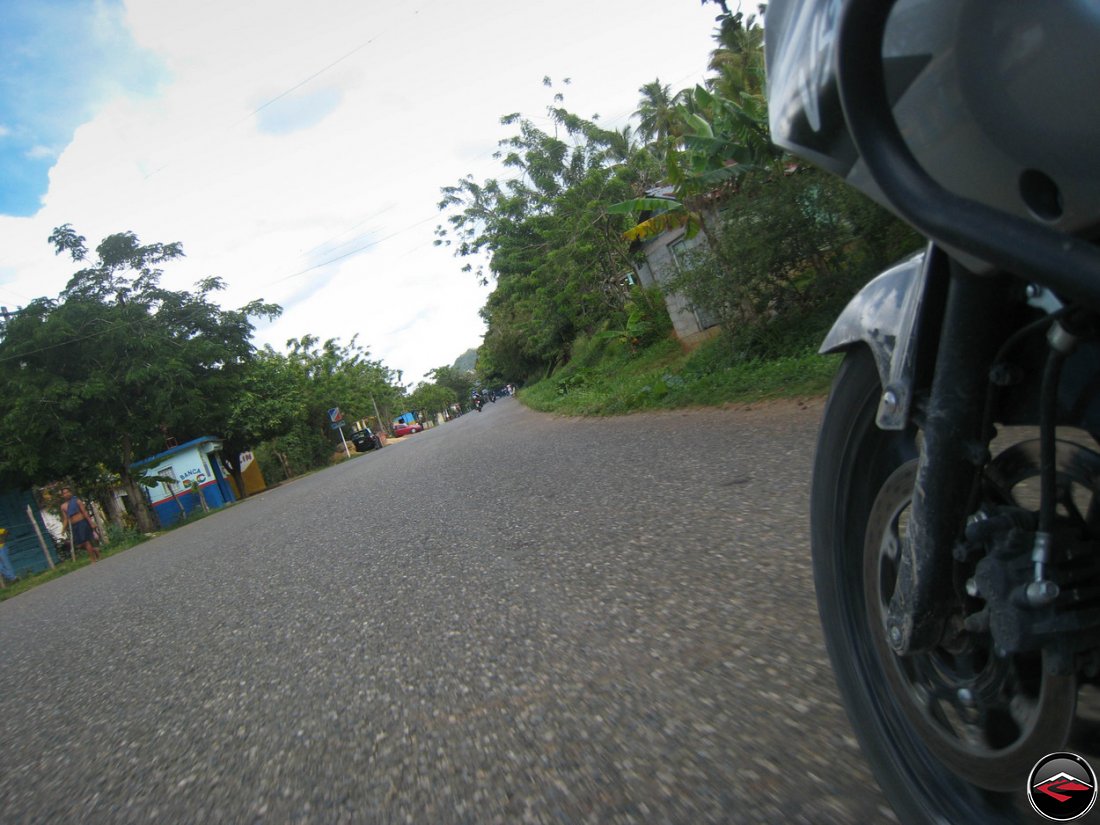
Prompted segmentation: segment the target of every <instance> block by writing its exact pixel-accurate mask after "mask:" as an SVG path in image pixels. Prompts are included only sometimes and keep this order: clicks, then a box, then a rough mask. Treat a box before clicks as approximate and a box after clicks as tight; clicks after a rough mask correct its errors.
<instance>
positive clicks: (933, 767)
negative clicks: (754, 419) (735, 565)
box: [811, 347, 1073, 823]
mask: <svg viewBox="0 0 1100 825" xmlns="http://www.w3.org/2000/svg"><path fill="white" fill-rule="evenodd" d="M881 393H882V387H881V384H880V381H879V376H878V371H877V369H876V367H875V362H874V359H873V358H872V356H871V354H870V352H869V351H868V350H867V349H866V348H864V347H858V348H856V349H854V350H852V351H850V352H849V353H848V354H847V355H846V357H845V360H844V362H843V363H842V364H841V367H840V370H839V372H838V374H837V377H836V379H835V382H834V384H833V389H832V393H831V394H830V397H829V401H828V403H827V405H826V408H825V413H824V416H823V419H822V424H821V431H820V436H819V440H818V446H817V454H816V457H815V463H814V477H813V487H812V495H811V540H812V549H813V566H814V583H815V587H816V589H817V599H818V609H819V611H820V615H821V621H822V627H823V632H824V636H825V642H826V646H827V648H828V652H829V656H830V659H831V661H832V664H833V670H834V673H835V676H836V680H837V687H838V689H839V692H840V696H841V700H842V701H843V703H844V705H845V709H846V710H847V712H848V716H849V719H850V720H851V723H852V727H853V729H854V730H855V733H856V735H857V737H858V739H859V741H860V745H861V747H862V749H863V753H864V755H865V756H866V758H867V761H868V763H869V765H870V767H871V770H872V772H873V773H874V775H875V778H876V779H877V780H878V782H879V785H880V786H881V788H882V790H883V792H884V793H885V795H886V797H887V799H888V800H889V801H890V803H891V805H892V806H893V808H894V810H895V812H896V813H897V814H898V816H899V818H900V819H901V820H902V821H903V822H905V823H978V822H981V823H1000V822H1016V821H1019V820H1020V817H1021V814H1022V813H1023V809H1022V808H1021V802H1022V805H1023V808H1024V809H1026V808H1027V802H1026V801H1022V797H1023V794H1022V792H1023V790H1024V787H1025V784H1026V779H1027V767H1028V766H1030V764H1033V762H1034V760H1035V759H1036V758H1038V757H1041V756H1043V755H1044V754H1043V753H1042V752H1039V753H1038V756H1035V755H1034V754H1035V752H1036V750H1037V749H1041V748H1043V747H1045V746H1046V745H1047V744H1049V743H1052V742H1055V741H1058V740H1059V739H1061V738H1062V737H1064V735H1065V732H1066V730H1067V728H1068V725H1069V724H1070V721H1071V719H1072V714H1073V702H1072V684H1069V683H1065V682H1063V681H1059V680H1057V679H1055V678H1053V677H1049V676H1047V675H1046V674H1044V672H1043V668H1042V662H1041V660H1037V659H1036V658H1035V657H1032V658H1031V659H1026V660H1025V659H1020V658H1018V657H1007V658H998V657H997V656H995V655H994V652H993V647H992V645H991V644H990V643H988V640H983V639H981V638H964V640H963V641H961V642H960V641H959V638H956V639H955V640H954V642H955V643H954V644H950V645H946V646H945V648H944V649H940V650H936V651H932V652H929V653H923V654H916V655H914V656H910V657H897V656H895V655H894V654H893V652H892V651H891V650H890V648H889V645H888V644H887V643H886V640H885V611H886V609H887V606H888V605H889V597H890V594H891V593H892V592H893V586H894V578H896V571H897V566H896V559H897V553H898V548H899V547H900V545H901V542H902V541H904V533H905V523H906V521H905V520H906V518H907V511H908V505H909V502H910V501H911V498H912V489H913V480H914V478H915V470H916V459H917V456H918V448H917V438H916V432H915V430H909V431H884V430H880V429H879V428H878V427H877V426H876V424H875V416H876V412H877V408H878V403H879V398H880V396H881ZM959 636H960V637H965V636H966V634H959ZM1067 700H1068V701H1067ZM1059 706H1061V708H1060V707H1059ZM1047 752H1048V753H1049V752H1050V751H1047Z"/></svg>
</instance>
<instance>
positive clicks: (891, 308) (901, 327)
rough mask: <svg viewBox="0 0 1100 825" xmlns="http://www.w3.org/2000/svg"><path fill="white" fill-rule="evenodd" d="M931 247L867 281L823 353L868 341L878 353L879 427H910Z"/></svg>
mask: <svg viewBox="0 0 1100 825" xmlns="http://www.w3.org/2000/svg"><path fill="white" fill-rule="evenodd" d="M932 260H933V255H932V253H931V251H930V250H925V251H921V252H918V253H917V254H915V255H913V256H911V257H909V258H907V259H905V260H904V261H902V262H900V263H898V264H895V265H894V266H893V267H891V268H890V269H887V270H886V271H885V272H883V273H882V274H880V275H879V276H878V277H877V278H875V279H874V280H873V281H871V282H870V283H868V284H867V285H866V286H865V287H864V288H863V289H862V290H860V291H859V293H858V294H857V295H856V296H855V297H854V298H853V299H852V300H851V301H850V302H849V303H848V306H846V307H845V308H844V311H843V312H842V313H841V314H840V317H838V318H837V320H836V322H835V323H834V324H833V328H832V329H831V330H830V331H829V334H828V335H827V336H826V338H825V341H824V342H823V343H822V344H821V348H820V350H819V352H821V353H829V352H840V351H842V350H846V349H848V348H849V347H851V346H852V345H853V344H856V343H860V342H862V343H864V344H866V345H867V347H868V349H870V350H871V355H873V356H874V359H875V366H876V367H878V372H879V376H880V378H881V379H882V386H883V387H884V390H883V393H882V399H881V400H880V401H879V408H878V418H877V421H878V426H879V427H880V428H881V429H883V430H904V429H905V428H906V427H907V426H909V410H910V406H911V404H912V400H913V381H914V377H915V375H916V356H917V349H916V338H917V336H916V332H917V330H916V324H917V319H919V318H921V317H923V314H922V313H921V308H922V306H923V304H924V301H925V296H926V292H927V290H926V286H927V283H928V269H929V266H930V264H931V261H932Z"/></svg>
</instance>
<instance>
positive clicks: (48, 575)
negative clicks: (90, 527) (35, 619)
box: [0, 509, 215, 602]
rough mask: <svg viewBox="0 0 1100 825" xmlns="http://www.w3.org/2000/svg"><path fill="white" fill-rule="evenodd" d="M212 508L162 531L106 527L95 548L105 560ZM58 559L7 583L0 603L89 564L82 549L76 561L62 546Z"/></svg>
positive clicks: (201, 516)
mask: <svg viewBox="0 0 1100 825" xmlns="http://www.w3.org/2000/svg"><path fill="white" fill-rule="evenodd" d="M213 512H215V511H214V510H211V511H209V512H203V511H202V510H201V509H200V510H195V511H192V512H191V513H189V514H188V516H187V518H185V519H180V520H179V521H177V522H176V523H175V524H173V525H172V526H171V527H167V528H165V529H164V530H162V531H160V532H157V533H149V534H145V533H140V532H138V531H137V530H132V529H126V530H119V529H117V528H116V527H115V526H114V525H111V526H110V527H109V528H108V538H109V540H110V543H109V544H101V545H100V547H99V556H100V558H101V559H105V558H107V557H108V556H114V555H117V554H118V553H123V552H125V551H126V550H129V549H130V548H132V547H136V546H137V545H139V544H144V543H145V542H147V541H149V540H150V539H153V538H156V537H157V536H159V535H161V533H164V532H168V531H169V530H175V529H176V528H178V527H183V526H184V525H187V524H193V523H194V522H196V521H199V520H201V519H203V518H206V517H207V516H209V515H211V514H212V513H213ZM61 558H62V560H61V562H60V563H59V564H58V565H57V566H56V567H54V568H53V569H51V570H44V571H43V572H41V573H36V574H33V575H29V576H23V577H21V578H20V579H19V581H17V582H15V583H13V584H9V585H8V586H7V587H6V588H4V589H2V590H0V602H2V601H4V600H5V599H10V598H12V597H13V596H18V595H19V594H20V593H25V592H27V591H28V590H31V589H33V588H35V587H38V585H40V584H45V583H46V582H48V581H52V580H53V579H56V578H59V577H60V576H65V575H67V574H69V573H72V572H73V571H74V570H79V569H80V568H82V567H87V566H88V565H89V564H91V563H92V562H91V560H90V559H89V558H88V557H87V555H85V554H84V552H83V551H82V550H78V551H77V555H76V560H75V561H73V560H72V559H71V557H70V556H69V549H68V547H67V546H66V547H65V549H64V551H63V552H62V554H61Z"/></svg>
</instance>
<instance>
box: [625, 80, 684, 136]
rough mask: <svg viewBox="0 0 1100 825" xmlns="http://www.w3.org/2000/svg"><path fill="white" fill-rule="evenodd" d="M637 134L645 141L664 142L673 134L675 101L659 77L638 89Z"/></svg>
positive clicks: (669, 89) (670, 91) (669, 88)
mask: <svg viewBox="0 0 1100 825" xmlns="http://www.w3.org/2000/svg"><path fill="white" fill-rule="evenodd" d="M638 93H639V94H641V96H642V97H641V100H639V101H638V110H637V111H636V112H635V113H634V114H635V115H637V116H638V120H639V123H638V135H639V137H641V138H642V140H644V141H646V142H647V143H658V144H659V143H664V142H665V139H666V138H667V137H668V136H669V135H670V134H673V133H674V131H675V129H674V126H675V123H676V101H675V98H674V97H673V95H672V89H671V87H669V86H668V85H662V84H661V80H660V78H657V79H656V80H654V81H653V82H652V83H647V84H645V85H644V86H642V87H641V88H640V89H638Z"/></svg>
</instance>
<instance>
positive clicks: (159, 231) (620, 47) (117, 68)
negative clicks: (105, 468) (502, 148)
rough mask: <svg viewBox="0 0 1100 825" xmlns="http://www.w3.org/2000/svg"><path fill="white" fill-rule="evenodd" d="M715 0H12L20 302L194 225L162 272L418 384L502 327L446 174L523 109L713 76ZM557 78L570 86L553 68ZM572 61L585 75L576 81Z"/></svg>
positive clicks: (5, 220)
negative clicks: (60, 233) (65, 253)
mask: <svg viewBox="0 0 1100 825" xmlns="http://www.w3.org/2000/svg"><path fill="white" fill-rule="evenodd" d="M718 11H719V10H718V7H717V6H715V5H707V6H703V5H702V4H701V3H700V2H699V0H584V1H583V2H582V0H557V2H554V3H523V2H516V0H465V1H464V0H407V2H401V3H394V2H381V0H347V2H345V1H344V0H182V1H181V0H125V2H123V0H0V305H3V306H6V307H8V308H9V309H13V310H14V309H15V308H17V307H19V306H23V305H25V304H27V303H29V302H30V301H31V300H33V299H34V298H37V297H40V296H45V297H50V298H56V297H57V296H58V295H59V293H60V292H61V291H62V290H63V289H64V288H65V284H66V283H67V282H68V279H69V278H70V277H71V276H72V274H73V273H74V272H75V271H76V269H77V268H78V266H77V265H75V264H74V263H73V261H72V260H71V259H69V258H66V257H58V256H55V255H54V253H53V250H52V248H51V247H50V245H49V243H48V242H47V238H48V237H49V235H50V233H51V232H52V230H53V229H54V227H57V226H60V225H62V224H66V223H68V224H71V225H72V227H73V228H74V229H75V230H76V232H78V233H79V234H81V235H83V236H85V237H86V238H87V241H88V246H89V248H90V249H94V248H95V246H96V245H98V243H99V242H100V241H101V240H102V239H103V238H104V237H106V236H108V235H110V234H113V233H116V232H126V231H129V232H133V233H135V234H136V235H137V236H138V238H139V239H140V240H141V241H142V242H144V243H154V242H160V243H169V242H179V243H181V244H182V246H183V249H184V252H185V254H186V257H185V258H184V259H181V260H177V261H172V262H169V263H168V264H166V265H165V268H164V276H163V278H162V281H161V283H162V285H164V286H165V287H168V288H170V289H179V290H187V289H191V288H192V287H193V286H194V285H195V284H196V283H197V282H198V281H199V280H201V279H203V278H207V277H210V276H217V277H219V278H222V279H223V280H224V281H225V282H226V284H227V289H226V290H225V291H223V292H221V293H218V294H217V299H218V301H219V302H220V303H221V304H222V305H224V306H226V307H232V308H236V307H240V306H243V305H244V304H246V303H248V302H249V301H252V300H254V299H262V300H265V301H270V302H274V303H277V304H280V305H281V306H282V307H283V310H284V312H283V315H282V316H281V317H280V318H278V319H276V320H275V321H272V322H268V321H258V322H257V325H256V326H257V329H256V334H255V341H256V343H257V345H260V346H263V345H266V344H270V345H271V346H273V347H274V348H275V349H277V350H280V351H283V350H284V348H285V344H286V341H287V340H288V339H290V338H301V337H302V336H305V335H313V336H316V337H317V338H319V339H321V340H325V339H328V338H339V339H340V340H341V342H343V343H348V342H350V341H351V340H352V337H353V336H358V338H357V339H356V340H357V343H358V344H359V345H360V346H363V347H365V348H366V349H367V350H368V351H369V352H370V355H371V357H372V358H373V359H377V360H380V361H382V362H383V363H384V364H385V365H386V366H388V367H390V368H391V369H394V370H400V371H401V373H402V381H403V383H405V384H406V385H410V384H415V383H416V382H417V381H419V380H421V379H422V378H423V377H424V376H425V374H426V373H428V371H429V370H431V369H433V368H435V367H438V366H443V365H449V364H451V363H453V362H454V361H455V359H456V358H457V357H458V356H459V355H461V354H462V353H463V352H465V351H466V350H468V349H470V348H472V347H477V346H478V345H479V344H480V343H481V337H482V335H483V333H484V324H483V322H482V321H481V319H480V317H479V315H478V310H479V309H480V308H481V307H482V306H483V305H484V303H485V299H486V297H487V296H488V294H489V291H490V290H491V284H490V285H489V286H488V287H484V286H480V285H479V284H478V283H477V281H476V279H475V277H474V276H473V275H472V274H470V273H466V272H463V271H462V266H463V264H464V263H465V262H464V261H461V260H458V259H456V258H455V257H454V256H453V254H452V252H451V251H450V250H448V249H446V248H442V247H436V246H435V245H434V244H433V240H434V230H435V228H436V227H437V226H438V225H440V224H441V223H443V222H444V219H445V215H444V214H443V213H440V212H439V211H438V209H437V203H438V202H439V200H440V189H441V188H442V187H444V186H448V185H452V184H454V183H456V182H457V181H458V180H459V179H461V178H462V177H464V176H465V175H467V174H471V175H473V177H474V178H475V179H476V180H478V181H482V180H484V179H486V178H490V177H502V178H503V177H507V173H505V172H504V170H503V169H502V167H501V166H500V165H499V164H498V162H497V161H496V160H494V159H493V157H492V155H493V153H494V151H495V150H496V149H497V142H498V141H499V140H500V139H502V138H504V137H507V136H508V135H509V134H511V130H510V129H508V128H507V127H504V126H501V125H500V118H501V117H502V116H504V115H507V114H510V113H513V112H519V113H521V114H523V115H524V116H525V117H528V118H530V119H531V120H533V121H534V122H535V123H536V124H538V125H540V126H541V127H542V128H545V129H547V130H550V129H552V128H553V126H552V124H551V123H550V121H549V120H548V118H547V117H546V108H547V107H548V106H549V105H551V104H552V103H553V95H554V94H555V92H561V93H562V94H564V96H565V99H564V105H565V107H566V108H567V109H569V110H570V111H573V112H575V113H577V114H579V115H582V116H585V117H591V116H594V115H598V116H599V118H600V122H602V123H603V124H604V125H607V126H615V127H618V126H622V125H624V124H625V123H627V122H628V121H629V120H630V118H631V117H632V114H633V112H634V111H635V109H637V105H638V99H639V93H638V89H639V87H641V86H642V85H644V84H646V83H649V82H651V81H653V80H654V79H659V80H660V81H661V82H662V83H663V84H668V85H670V86H671V87H672V90H673V91H674V92H675V91H677V90H679V89H681V88H686V87H690V86H693V85H694V84H696V83H699V82H702V80H703V79H704V78H705V76H706V64H707V60H708V57H709V54H710V51H711V50H712V49H713V47H714V41H713V39H712V33H713V31H714V28H715V22H714V17H715V15H716V14H717V13H718ZM545 77H549V78H551V80H552V81H553V82H554V88H552V89H548V88H546V87H545V86H544V84H543V79H544V78H545ZM567 78H568V79H569V81H570V82H569V83H568V85H566V83H565V82H564V81H565V80H566V79H567Z"/></svg>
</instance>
